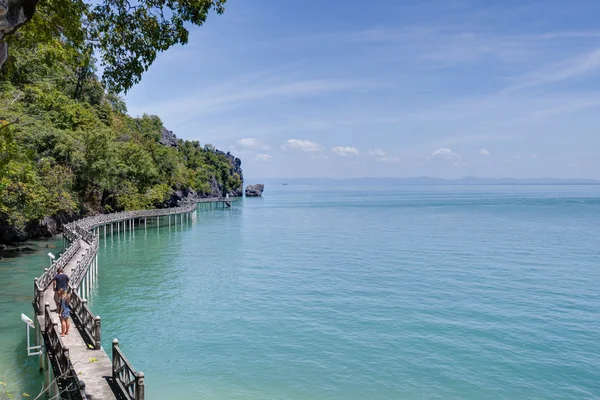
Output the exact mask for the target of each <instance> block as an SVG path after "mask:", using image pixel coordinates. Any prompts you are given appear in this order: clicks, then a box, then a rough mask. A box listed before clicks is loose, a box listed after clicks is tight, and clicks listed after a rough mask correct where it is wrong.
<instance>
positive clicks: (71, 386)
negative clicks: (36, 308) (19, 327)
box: [44, 303, 86, 399]
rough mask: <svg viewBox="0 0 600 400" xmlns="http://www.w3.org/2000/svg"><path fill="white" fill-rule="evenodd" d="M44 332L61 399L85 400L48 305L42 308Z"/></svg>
mask: <svg viewBox="0 0 600 400" xmlns="http://www.w3.org/2000/svg"><path fill="white" fill-rule="evenodd" d="M44 316H45V325H46V326H45V331H46V335H45V338H46V351H47V352H48V354H52V355H53V357H54V362H53V363H52V365H53V367H54V369H55V370H54V376H56V383H57V386H58V387H59V390H60V393H62V394H64V396H61V398H68V399H85V398H86V395H85V385H84V384H83V382H81V381H80V380H79V378H78V377H77V373H76V372H75V369H74V368H73V364H72V363H71V359H70V358H69V348H68V347H67V346H66V345H65V343H64V342H63V340H62V338H61V336H60V331H59V328H58V323H56V322H55V321H53V320H52V315H51V313H50V304H48V303H46V304H45V306H44Z"/></svg>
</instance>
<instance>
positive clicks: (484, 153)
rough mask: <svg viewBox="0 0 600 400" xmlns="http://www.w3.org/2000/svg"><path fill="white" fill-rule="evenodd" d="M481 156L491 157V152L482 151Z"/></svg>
mask: <svg viewBox="0 0 600 400" xmlns="http://www.w3.org/2000/svg"><path fill="white" fill-rule="evenodd" d="M479 154H481V155H482V156H489V155H490V152H489V150H486V149H481V150H479Z"/></svg>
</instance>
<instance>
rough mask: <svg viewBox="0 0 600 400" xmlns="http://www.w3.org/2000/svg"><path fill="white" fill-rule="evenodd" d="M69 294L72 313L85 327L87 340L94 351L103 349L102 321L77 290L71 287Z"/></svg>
mask: <svg viewBox="0 0 600 400" xmlns="http://www.w3.org/2000/svg"><path fill="white" fill-rule="evenodd" d="M67 293H68V294H69V296H70V300H71V311H72V312H73V313H74V314H75V316H76V317H77V319H78V320H79V322H80V323H81V325H82V327H83V334H84V335H85V336H86V339H87V340H88V341H89V342H91V343H92V344H93V346H94V350H100V349H101V348H102V342H101V336H100V324H101V319H100V317H99V316H98V315H94V314H93V313H92V310H90V307H89V306H88V304H87V300H85V299H82V298H81V297H79V294H77V290H75V289H73V288H72V287H69V288H68V289H67Z"/></svg>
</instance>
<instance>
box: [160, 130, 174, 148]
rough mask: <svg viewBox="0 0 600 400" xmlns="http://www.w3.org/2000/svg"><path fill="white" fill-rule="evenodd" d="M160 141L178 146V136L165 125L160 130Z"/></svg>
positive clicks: (167, 144) (164, 144)
mask: <svg viewBox="0 0 600 400" xmlns="http://www.w3.org/2000/svg"><path fill="white" fill-rule="evenodd" d="M158 142H159V143H160V144H162V145H163V146H167V147H177V136H175V134H174V133H173V131H170V130H168V129H167V128H165V127H164V126H163V127H162V129H161V130H160V140H159V141H158Z"/></svg>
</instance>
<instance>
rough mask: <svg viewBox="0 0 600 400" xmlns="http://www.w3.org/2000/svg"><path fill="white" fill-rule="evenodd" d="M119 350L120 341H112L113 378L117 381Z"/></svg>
mask: <svg viewBox="0 0 600 400" xmlns="http://www.w3.org/2000/svg"><path fill="white" fill-rule="evenodd" d="M118 348H119V339H117V338H114V339H113V341H112V377H113V379H115V380H116V379H117V366H118V363H119V355H118V354H117V349H118Z"/></svg>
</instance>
